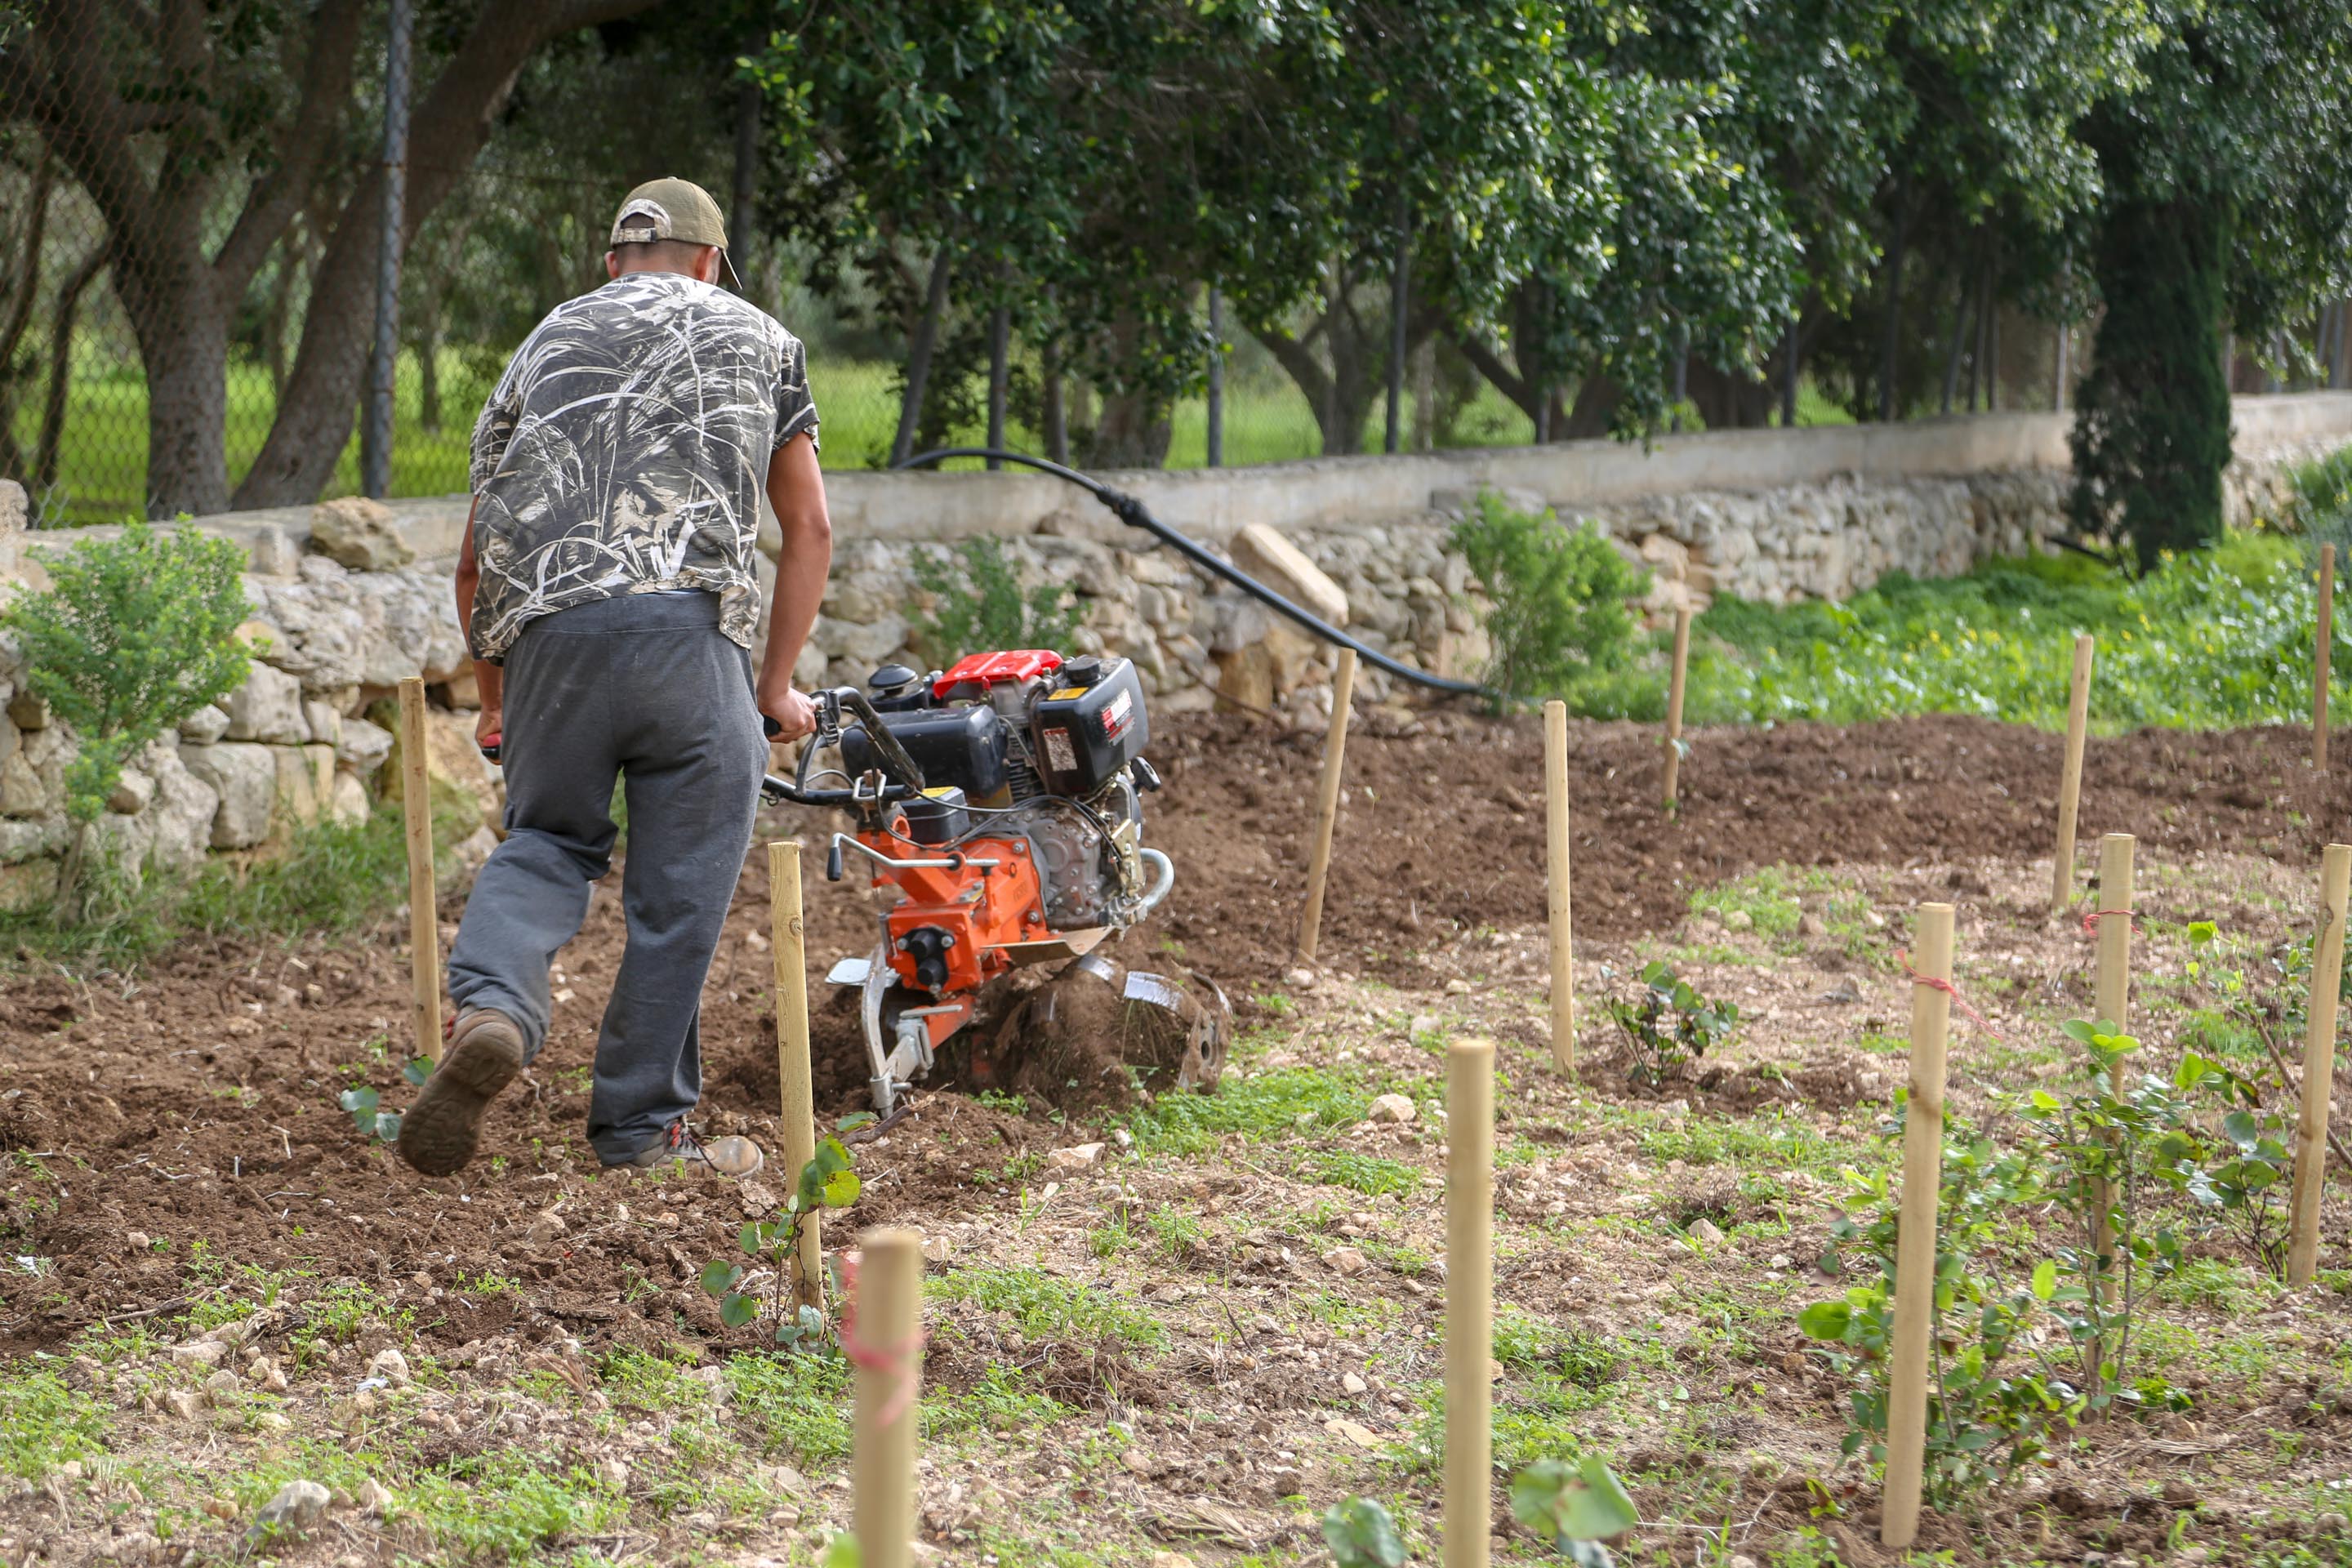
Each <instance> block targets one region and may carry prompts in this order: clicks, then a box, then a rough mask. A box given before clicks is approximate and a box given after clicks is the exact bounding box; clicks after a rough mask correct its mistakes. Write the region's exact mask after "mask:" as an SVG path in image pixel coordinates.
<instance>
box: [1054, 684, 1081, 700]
mask: <svg viewBox="0 0 2352 1568" xmlns="http://www.w3.org/2000/svg"><path fill="white" fill-rule="evenodd" d="M1086 694H1087V689H1086V688H1085V687H1083V686H1065V687H1064V688H1062V689H1060V690H1059V691H1056V692H1054V693H1053V694H1051V695H1050V696H1048V697H1047V698H1046V699H1045V700H1046V701H1048V702H1067V701H1069V700H1071V699H1073V698H1076V697H1084V696H1085V695H1086Z"/></svg>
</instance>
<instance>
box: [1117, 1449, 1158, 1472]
mask: <svg viewBox="0 0 2352 1568" xmlns="http://www.w3.org/2000/svg"><path fill="white" fill-rule="evenodd" d="M1118 1462H1119V1463H1120V1464H1121V1465H1123V1466H1125V1467H1126V1468H1127V1469H1128V1472H1129V1474H1131V1475H1138V1476H1148V1475H1151V1474H1153V1473H1154V1472H1155V1471H1157V1470H1158V1469H1159V1468H1160V1464H1159V1461H1158V1460H1156V1459H1154V1458H1152V1457H1151V1456H1150V1455H1149V1454H1147V1453H1145V1452H1144V1451H1143V1450H1142V1449H1140V1448H1129V1450H1128V1451H1127V1452H1126V1453H1124V1454H1121V1455H1120V1456H1119V1457H1118Z"/></svg>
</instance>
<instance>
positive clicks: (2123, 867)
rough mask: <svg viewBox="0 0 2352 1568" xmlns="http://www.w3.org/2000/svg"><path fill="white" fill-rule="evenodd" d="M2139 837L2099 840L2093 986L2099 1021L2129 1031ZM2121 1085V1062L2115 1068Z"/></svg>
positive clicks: (2119, 835) (2109, 836) (2113, 835)
mask: <svg viewBox="0 0 2352 1568" xmlns="http://www.w3.org/2000/svg"><path fill="white" fill-rule="evenodd" d="M2138 842H2139V841H2138V840H2137V839H2136V838H2134V837H2132V836H2131V835H2130V834H2128V833H2110V834H2107V835H2106V836H2105V837H2102V838H2101V839H2100V840H2099V901H2098V904H2097V906H2096V907H2097V910H2098V913H2097V915H2096V917H2095V918H2096V919H2097V921H2098V922H2099V960H2098V976H2097V984H2096V986H2095V997H2096V1001H2095V1005H2096V1006H2097V1008H2098V1012H2099V1021H2101V1022H2103V1023H2107V1024H2112V1025H2113V1026H2115V1027H2116V1030H2118V1031H2119V1032H2121V1033H2124V1034H2129V1033H2130V1032H2131V1030H2130V1024H2131V1018H2130V1014H2131V945H2132V917H2131V908H2132V851H2133V849H2134V848H2135V847H2137V845H2138ZM2115 1087H2116V1089H2118V1090H2120V1089H2122V1087H2123V1064H2122V1063H2120V1062H2118V1063H2116V1068H2115Z"/></svg>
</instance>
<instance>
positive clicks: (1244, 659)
mask: <svg viewBox="0 0 2352 1568" xmlns="http://www.w3.org/2000/svg"><path fill="white" fill-rule="evenodd" d="M1210 657H1211V658H1213V659H1215V660H1216V665H1217V708H1216V710H1217V711H1218V712H1220V713H1234V712H1256V713H1263V712H1265V710H1267V709H1269V708H1272V707H1273V706H1274V656H1273V655H1272V654H1270V653H1268V652H1267V651H1266V647H1265V643H1263V642H1258V643H1253V644H1252V645H1250V646H1249V647H1241V648H1234V649H1232V650H1230V651H1224V652H1219V653H1214V654H1212V655H1211V656H1210Z"/></svg>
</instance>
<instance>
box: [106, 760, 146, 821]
mask: <svg viewBox="0 0 2352 1568" xmlns="http://www.w3.org/2000/svg"><path fill="white" fill-rule="evenodd" d="M154 798H155V781H154V780H153V779H151V778H149V777H148V776H147V775H146V774H145V773H141V772H140V771H139V770H138V769H137V768H125V769H123V770H122V776H121V778H120V779H118V780H116V781H115V784H114V792H113V793H112V794H111V795H108V796H107V797H106V809H107V810H109V811H117V812H121V814H122V815H123V816H138V815H139V814H140V813H141V812H142V811H144V810H146V809H147V803H148V802H150V801H152V800H153V799H154Z"/></svg>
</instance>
